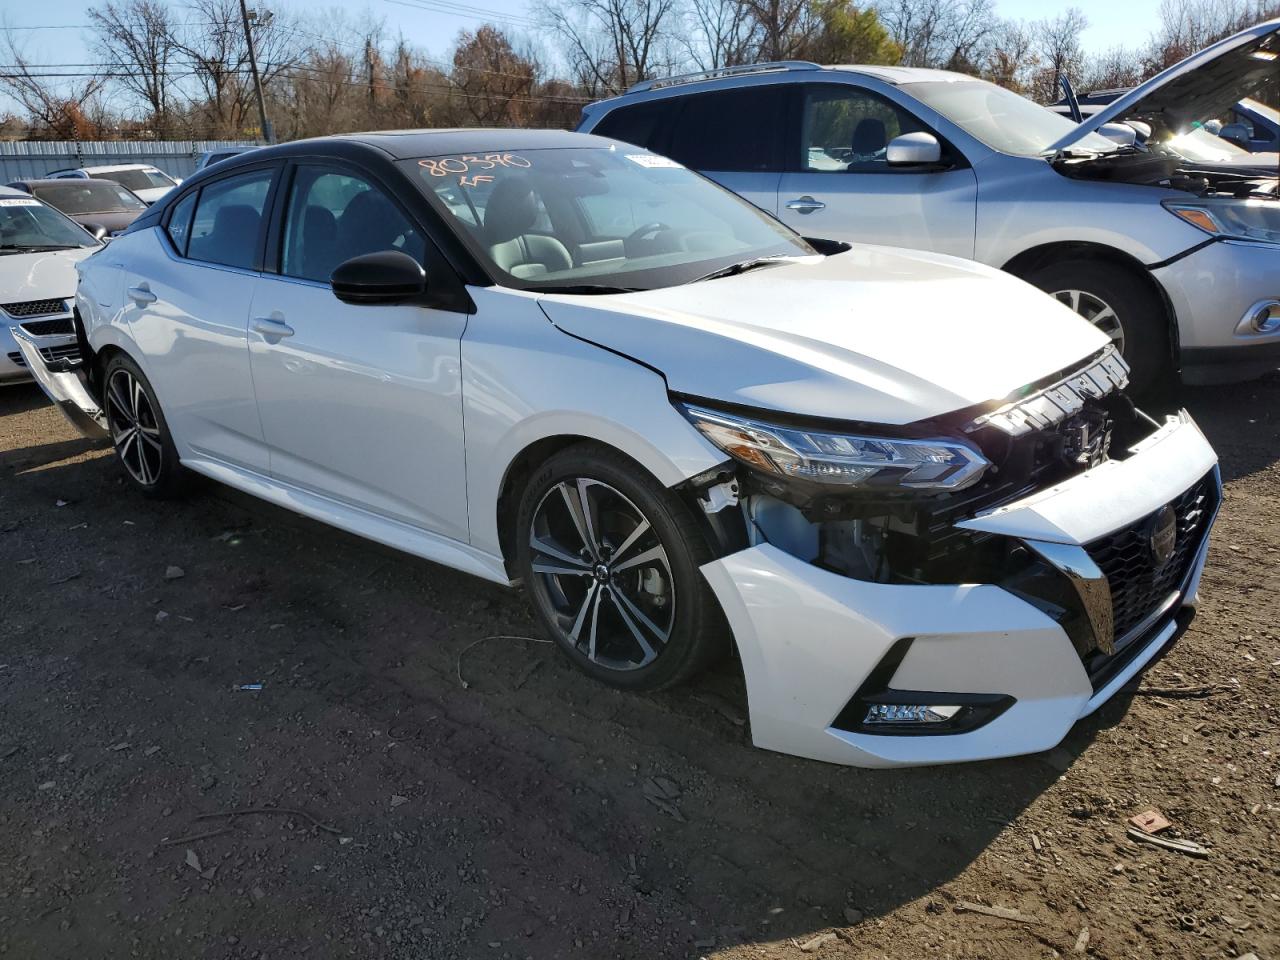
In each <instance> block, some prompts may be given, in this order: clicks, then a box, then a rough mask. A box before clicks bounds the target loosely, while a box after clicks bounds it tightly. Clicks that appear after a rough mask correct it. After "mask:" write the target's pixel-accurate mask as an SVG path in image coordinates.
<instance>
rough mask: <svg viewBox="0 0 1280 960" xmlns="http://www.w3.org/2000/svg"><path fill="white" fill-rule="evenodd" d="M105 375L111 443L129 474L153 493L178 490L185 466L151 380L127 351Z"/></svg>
mask: <svg viewBox="0 0 1280 960" xmlns="http://www.w3.org/2000/svg"><path fill="white" fill-rule="evenodd" d="M102 379H103V395H104V400H105V403H106V413H107V425H108V426H109V427H110V430H111V443H112V445H113V446H114V447H115V450H116V459H117V460H119V461H120V465H121V466H122V467H124V472H125V475H126V476H127V477H128V478H129V480H130V481H131V482H132V484H133V486H134V487H135V488H137V489H138V490H139V491H141V492H142V493H143V494H144V495H146V496H148V497H156V498H161V499H162V498H167V497H173V496H176V495H178V494H179V493H180V492H181V490H182V485H183V471H182V467H181V466H180V465H179V463H178V451H177V450H176V449H175V448H174V445H173V438H172V437H171V436H170V434H169V427H168V424H166V423H165V420H164V414H163V413H161V412H160V404H159V403H157V402H156V397H155V391H153V390H152V389H151V384H150V383H149V382H148V381H147V378H146V377H145V376H143V374H142V371H141V370H139V369H138V365H137V364H136V363H134V362H133V361H132V360H131V359H129V357H127V356H125V355H124V354H122V353H121V354H116V355H115V356H114V357H112V358H111V359H110V360H108V361H107V367H106V371H105V372H104V374H103V378H102Z"/></svg>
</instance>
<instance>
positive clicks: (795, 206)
mask: <svg viewBox="0 0 1280 960" xmlns="http://www.w3.org/2000/svg"><path fill="white" fill-rule="evenodd" d="M826 208H827V205H826V204H825V203H823V202H822V201H821V200H815V199H813V197H808V196H805V197H797V198H796V199H795V200H792V201H790V202H788V203H787V209H788V210H794V211H795V212H796V213H813V211H815V210H825V209H826Z"/></svg>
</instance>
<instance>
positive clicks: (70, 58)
mask: <svg viewBox="0 0 1280 960" xmlns="http://www.w3.org/2000/svg"><path fill="white" fill-rule="evenodd" d="M250 4H251V5H260V6H266V7H267V8H268V9H276V10H283V9H292V10H295V11H304V10H307V11H313V12H315V11H325V10H335V11H336V10H341V11H344V12H345V13H346V15H347V17H348V18H350V19H352V20H355V19H360V18H362V16H363V15H364V14H366V13H367V14H370V15H372V16H373V17H375V18H378V19H381V20H383V21H384V23H385V26H386V30H387V33H388V35H390V36H392V37H394V36H395V35H396V34H397V33H400V32H402V33H403V34H404V35H405V37H406V38H407V39H409V41H410V42H412V43H414V44H416V45H419V46H422V47H425V48H426V49H427V50H429V51H430V52H431V53H432V54H435V55H437V56H439V55H442V54H444V53H445V52H446V51H447V50H448V49H449V48H450V46H451V45H452V44H453V41H454V38H455V37H456V36H457V34H458V31H459V30H462V29H464V28H468V27H470V28H474V27H476V26H478V25H479V24H480V23H483V22H484V21H485V20H486V19H491V18H488V17H485V16H483V15H479V14H474V13H472V14H468V13H461V12H445V8H448V9H452V10H454V11H456V10H457V8H458V7H459V6H463V7H466V8H468V9H471V10H476V9H477V8H479V9H483V10H488V11H497V12H499V13H501V14H505V15H507V16H510V17H513V18H515V20H514V21H513V23H512V26H513V28H514V29H517V30H519V29H520V27H521V26H522V25H523V24H522V22H521V21H524V22H527V20H526V18H527V16H528V12H529V10H530V8H531V7H530V4H531V0H367V2H356V3H340V2H339V3H334V4H324V3H322V2H321V3H317V2H311V3H308V2H306V0H268V2H264V0H250ZM422 4H425V5H427V6H431V7H435V8H436V9H434V10H428V9H424V8H423V6H421V5H422ZM92 6H93V4H92V3H88V2H86V0H39V2H29V0H22V2H18V0H0V27H14V28H19V29H17V30H16V31H15V34H14V35H15V36H16V37H18V38H19V40H20V42H21V43H22V44H23V45H24V47H25V49H26V51H27V54H28V58H29V59H30V60H31V61H32V62H33V63H39V64H55V63H88V62H90V61H92V60H93V57H92V55H91V54H90V53H89V51H88V49H87V44H86V31H84V30H82V29H78V28H77V25H80V24H85V23H87V22H88V16H87V13H86V11H87V10H88V9H89V8H90V7H92ZM1069 6H1077V7H1079V8H1080V9H1082V10H1083V11H1084V12H1085V15H1086V16H1087V17H1088V18H1089V24H1090V26H1089V29H1088V31H1087V32H1086V34H1085V36H1084V41H1085V46H1086V49H1088V50H1089V51H1090V52H1100V51H1103V50H1106V49H1108V48H1109V47H1112V46H1116V45H1119V44H1125V45H1129V46H1136V45H1139V44H1141V43H1142V42H1143V41H1145V40H1146V38H1147V36H1148V35H1149V34H1150V33H1151V32H1152V30H1153V27H1154V24H1155V20H1156V11H1157V9H1158V6H1159V0H1070V2H1058V3H1045V2H1044V0H997V10H998V12H999V14H1000V15H1001V16H1004V17H1016V18H1022V19H1028V20H1034V19H1039V18H1043V17H1051V16H1054V15H1056V14H1057V13H1059V12H1061V11H1063V10H1065V9H1066V8H1067V7H1069ZM29 28H39V29H29ZM51 28H62V29H51ZM5 59H7V58H5ZM6 106H8V104H6V103H5V102H4V98H3V97H2V96H0V109H4V108H5V107H6Z"/></svg>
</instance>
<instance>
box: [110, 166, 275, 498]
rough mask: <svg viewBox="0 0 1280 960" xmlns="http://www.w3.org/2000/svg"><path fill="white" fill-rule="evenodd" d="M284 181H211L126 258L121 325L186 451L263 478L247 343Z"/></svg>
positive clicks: (247, 175) (260, 174)
mask: <svg viewBox="0 0 1280 960" xmlns="http://www.w3.org/2000/svg"><path fill="white" fill-rule="evenodd" d="M278 174H279V165H278V164H266V165H262V166H258V167H254V168H251V169H249V170H246V171H241V170H238V171H237V172H236V173H234V174H230V175H228V176H225V177H220V178H219V179H217V180H213V181H211V182H208V183H205V184H204V185H203V186H202V187H201V189H199V190H198V191H196V190H193V191H192V192H190V193H189V194H187V195H186V196H185V197H182V198H181V199H179V201H178V202H177V203H176V204H174V205H173V207H172V208H171V209H170V211H169V213H168V216H167V218H166V220H165V224H164V229H163V230H151V231H144V232H142V233H141V234H139V235H138V237H137V240H136V246H135V245H134V244H131V245H130V249H129V255H128V256H127V257H124V258H122V263H123V265H122V269H123V272H124V277H123V286H124V294H123V298H122V301H123V306H122V313H123V318H124V319H125V320H126V322H127V323H128V325H129V330H130V333H131V335H132V336H133V339H134V341H135V342H136V343H137V344H138V346H139V347H140V348H141V350H142V357H141V358H140V359H141V361H142V366H143V371H144V372H145V373H146V374H147V376H148V378H149V379H150V380H151V384H152V386H153V387H154V388H155V390H156V394H157V398H158V399H159V401H160V404H161V406H162V407H163V408H164V411H165V417H166V419H167V420H168V421H169V427H170V429H171V430H172V431H173V434H174V437H175V438H176V439H177V442H178V446H179V453H180V454H182V455H183V456H184V457H186V456H190V455H195V456H197V457H203V458H207V459H212V460H215V461H220V462H222V463H227V464H232V465H234V466H238V467H241V468H246V469H249V470H252V471H254V472H257V473H263V474H265V473H266V472H267V469H268V458H267V451H266V447H265V446H264V444H263V438H262V425H261V423H260V422H259V421H258V409H257V404H256V403H255V401H254V392H253V382H252V380H251V379H250V375H249V347H248V343H247V336H248V323H249V308H250V305H251V303H252V302H253V295H254V291H255V290H256V288H257V283H258V277H259V272H260V270H261V269H262V247H263V242H264V236H265V230H266V213H267V211H268V210H269V209H270V200H271V197H272V194H273V192H274V189H275V183H276V179H277V177H278ZM127 239H132V238H127Z"/></svg>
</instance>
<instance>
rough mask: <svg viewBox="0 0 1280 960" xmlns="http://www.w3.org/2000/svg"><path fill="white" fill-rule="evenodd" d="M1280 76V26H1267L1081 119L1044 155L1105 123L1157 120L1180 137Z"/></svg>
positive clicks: (1205, 52)
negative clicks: (1193, 126)
mask: <svg viewBox="0 0 1280 960" xmlns="http://www.w3.org/2000/svg"><path fill="white" fill-rule="evenodd" d="M1278 75H1280V20H1268V21H1267V22H1265V23H1260V24H1258V25H1257V26H1254V27H1250V28H1249V29H1248V30H1241V31H1240V32H1239V33H1237V34H1234V35H1233V36H1230V37H1227V38H1226V39H1225V40H1219V41H1218V42H1217V43H1215V44H1212V45H1210V46H1208V47H1205V48H1204V49H1203V50H1201V51H1200V52H1199V53H1194V54H1192V55H1191V56H1189V57H1187V59H1185V60H1183V61H1182V62H1181V63H1175V64H1174V65H1173V66H1172V67H1169V68H1168V69H1166V70H1162V71H1161V72H1160V73H1157V74H1156V75H1155V76H1154V77H1152V78H1151V79H1150V80H1148V81H1146V82H1145V83H1140V84H1138V86H1136V87H1134V88H1133V89H1132V90H1130V91H1129V92H1128V93H1126V94H1125V95H1124V96H1122V97H1120V98H1118V99H1116V100H1113V101H1112V102H1111V103H1109V104H1107V106H1105V107H1103V108H1102V109H1101V110H1099V111H1097V112H1096V113H1094V114H1093V115H1092V116H1088V117H1085V118H1084V120H1083V122H1081V123H1080V124H1078V125H1077V126H1076V127H1075V128H1074V129H1073V130H1072V131H1071V132H1070V133H1068V134H1067V135H1066V136H1064V137H1063V138H1062V139H1061V140H1059V141H1058V142H1057V143H1055V144H1054V145H1053V146H1051V147H1050V148H1049V150H1048V151H1046V152H1053V153H1056V152H1057V151H1059V150H1063V149H1065V148H1067V147H1069V146H1071V144H1073V143H1075V142H1076V141H1078V140H1080V139H1081V138H1082V137H1084V136H1085V135H1087V134H1090V133H1093V132H1095V131H1096V130H1097V129H1098V128H1099V127H1101V126H1102V125H1103V124H1104V123H1114V122H1116V121H1117V120H1126V119H1135V120H1136V119H1141V120H1155V121H1157V122H1158V123H1160V124H1163V125H1164V126H1165V127H1167V128H1168V129H1169V130H1171V131H1174V132H1180V131H1182V130H1185V129H1186V128H1188V127H1189V126H1190V124H1191V122H1192V121H1193V120H1201V119H1204V117H1205V116H1209V115H1212V114H1214V113H1218V112H1221V111H1222V110H1223V109H1225V108H1226V107H1228V106H1230V105H1231V104H1233V103H1235V102H1236V101H1238V100H1243V99H1245V98H1246V97H1251V96H1253V95H1254V94H1255V93H1256V92H1257V91H1258V90H1259V89H1260V88H1261V87H1262V86H1263V85H1264V84H1265V83H1267V81H1271V82H1272V83H1275V82H1276V78H1277V76H1278Z"/></svg>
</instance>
